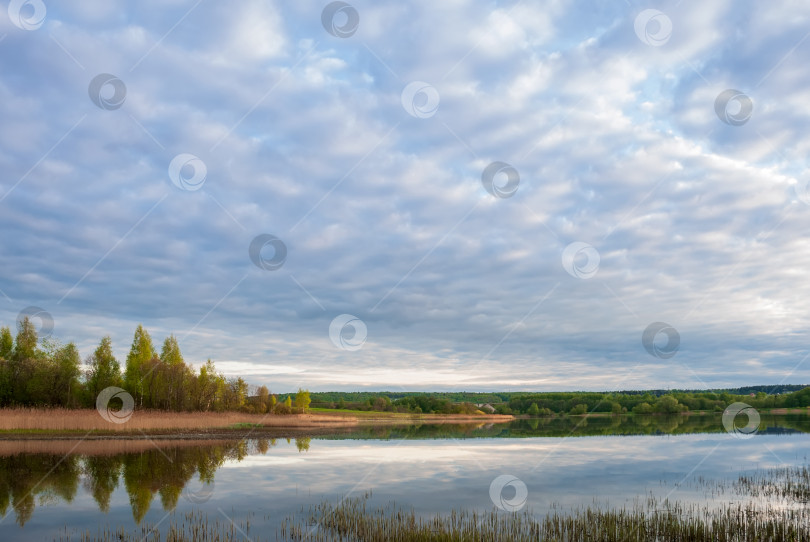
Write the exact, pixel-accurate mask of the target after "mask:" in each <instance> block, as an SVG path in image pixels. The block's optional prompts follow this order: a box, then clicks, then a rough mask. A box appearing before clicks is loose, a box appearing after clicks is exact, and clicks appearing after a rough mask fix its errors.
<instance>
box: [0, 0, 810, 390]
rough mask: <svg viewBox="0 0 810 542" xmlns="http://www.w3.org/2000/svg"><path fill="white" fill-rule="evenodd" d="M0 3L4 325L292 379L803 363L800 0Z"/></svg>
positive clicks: (729, 370) (454, 380) (677, 375)
mask: <svg viewBox="0 0 810 542" xmlns="http://www.w3.org/2000/svg"><path fill="white" fill-rule="evenodd" d="M0 8H2V9H0V171H2V174H0V262H1V263H0V325H8V326H11V327H13V326H15V325H16V324H15V323H16V322H17V320H18V319H19V318H20V315H22V314H29V315H32V316H33V319H34V321H35V323H37V325H38V327H39V328H40V332H41V334H42V335H50V336H51V338H54V339H58V340H61V341H63V342H67V341H75V343H76V344H77V346H78V347H79V349H80V351H81V353H82V356H83V357H84V356H87V355H89V354H91V353H92V351H93V349H94V348H95V346H96V345H97V344H98V342H99V340H100V339H101V337H103V336H104V335H110V336H111V337H112V340H113V346H114V350H115V353H116V355H117V357H118V359H119V360H121V361H123V360H124V359H125V357H126V353H127V352H128V350H129V346H130V344H131V342H132V336H133V333H134V330H135V327H136V326H137V325H138V324H139V323H141V324H143V325H144V326H145V327H146V329H147V330H148V331H149V332H150V333H151V335H152V337H153V339H154V341H155V342H156V344H157V345H158V347H159V345H160V343H162V341H163V340H164V338H165V337H166V336H168V335H169V334H174V335H175V336H176V337H177V338H178V340H179V341H180V346H181V348H182V351H183V354H184V356H185V359H186V361H187V362H188V363H191V364H193V365H195V366H198V365H199V364H200V363H201V362H204V361H205V360H206V359H208V358H210V359H212V360H213V361H214V362H215V364H216V365H217V367H218V368H219V369H220V370H221V371H223V372H224V373H225V374H226V375H228V376H242V377H243V378H245V379H246V380H248V381H249V382H250V383H251V384H255V385H261V384H264V385H267V386H268V387H269V388H270V389H271V390H272V391H280V392H283V391H289V390H294V389H297V388H298V387H305V388H309V389H311V390H316V391H322V390H391V391H400V390H445V391H460V390H468V391H492V390H538V391H549V390H605V391H611V390H623V389H644V388H690V389H706V388H717V387H729V386H740V385H749V384H776V383H791V384H802V383H808V382H810V361H807V357H808V355H809V354H810V341H808V338H807V332H808V322H810V305H809V304H808V303H806V301H805V300H806V299H808V298H809V297H810V281H808V280H807V279H806V277H807V273H808V269H810V243H808V235H810V190H808V182H810V172H808V170H807V166H808V158H807V157H808V153H809V152H810V137H808V135H807V131H806V127H807V126H808V124H810V106H808V104H810V71H808V70H807V64H808V60H809V59H810V39H808V37H810V33H808V28H810V24H808V23H809V22H810V21H809V19H810V10H808V8H807V6H806V5H805V3H803V2H800V1H795V2H788V1H785V2H769V3H765V2H753V1H748V2H731V1H722V0H718V1H715V2H711V3H697V2H657V1H650V2H635V1H629V2H602V3H593V2H556V1H546V2H528V1H509V2H480V1H463V0H454V1H447V2H428V1H409V2H404V3H403V2H361V1H354V2H351V3H346V2H331V3H329V2H326V1H319V2H313V1H308V0H302V1H299V2H271V1H266V0H262V1H254V0H246V1H244V2H239V3H237V4H234V3H225V2H213V1H211V0H200V1H197V0H160V1H158V0H143V1H140V2H137V3H133V2H124V1H123V0H103V1H102V0H83V1H82V2H72V1H68V0H64V1H55V0H27V1H23V0H13V1H10V2H4V3H3V6H0Z"/></svg>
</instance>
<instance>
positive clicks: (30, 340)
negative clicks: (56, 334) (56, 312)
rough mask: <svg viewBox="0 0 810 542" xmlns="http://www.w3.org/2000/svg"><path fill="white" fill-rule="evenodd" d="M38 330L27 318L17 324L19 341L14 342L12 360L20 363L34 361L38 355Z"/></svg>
mask: <svg viewBox="0 0 810 542" xmlns="http://www.w3.org/2000/svg"><path fill="white" fill-rule="evenodd" d="M38 340H39V339H38V337H37V328H36V326H34V323H33V322H31V319H30V318H28V317H27V316H26V317H24V318H23V319H22V321H21V322H18V323H17V340H16V341H15V342H14V352H13V354H12V359H14V361H17V362H20V361H25V360H32V359H34V358H35V357H36V355H37V342H38Z"/></svg>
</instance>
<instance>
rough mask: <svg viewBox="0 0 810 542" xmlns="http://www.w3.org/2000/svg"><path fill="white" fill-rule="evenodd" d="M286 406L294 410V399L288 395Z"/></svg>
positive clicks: (285, 401)
mask: <svg viewBox="0 0 810 542" xmlns="http://www.w3.org/2000/svg"><path fill="white" fill-rule="evenodd" d="M284 406H285V407H287V408H289V409H292V398H291V397H290V396H289V395H288V396H287V398H286V399H284Z"/></svg>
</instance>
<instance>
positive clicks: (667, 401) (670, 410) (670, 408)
mask: <svg viewBox="0 0 810 542" xmlns="http://www.w3.org/2000/svg"><path fill="white" fill-rule="evenodd" d="M655 410H656V412H663V413H664V414H674V413H676V412H683V411H684V410H686V406H684V405H682V404H680V403H678V400H677V399H676V398H675V397H673V396H672V395H662V396H661V397H659V398H658V400H657V401H656V402H655Z"/></svg>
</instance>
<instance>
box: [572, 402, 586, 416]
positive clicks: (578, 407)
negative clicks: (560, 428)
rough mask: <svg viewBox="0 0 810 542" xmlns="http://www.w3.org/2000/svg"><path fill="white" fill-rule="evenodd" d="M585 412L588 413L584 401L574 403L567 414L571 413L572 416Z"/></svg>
mask: <svg viewBox="0 0 810 542" xmlns="http://www.w3.org/2000/svg"><path fill="white" fill-rule="evenodd" d="M587 413H588V405H586V404H584V403H580V404H578V405H574V408H572V409H571V411H570V412H569V414H571V415H572V416H581V415H583V414H587Z"/></svg>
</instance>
